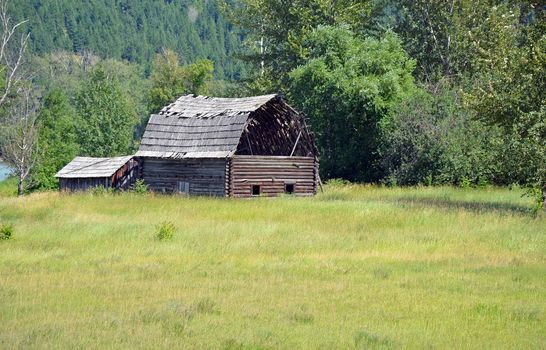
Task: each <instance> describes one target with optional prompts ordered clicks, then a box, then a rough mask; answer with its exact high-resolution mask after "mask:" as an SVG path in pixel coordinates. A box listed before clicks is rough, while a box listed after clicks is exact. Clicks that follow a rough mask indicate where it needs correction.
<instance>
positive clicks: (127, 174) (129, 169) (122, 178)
mask: <svg viewBox="0 0 546 350" xmlns="http://www.w3.org/2000/svg"><path fill="white" fill-rule="evenodd" d="M139 177H140V163H139V161H138V160H136V159H131V160H129V161H128V162H127V164H125V165H124V166H122V167H121V168H120V169H119V170H118V171H116V173H115V174H114V175H113V176H112V179H111V183H112V184H113V185H112V187H114V188H120V189H123V190H127V189H129V188H130V187H131V186H133V184H134V183H135V181H136V180H137V179H138V178H139Z"/></svg>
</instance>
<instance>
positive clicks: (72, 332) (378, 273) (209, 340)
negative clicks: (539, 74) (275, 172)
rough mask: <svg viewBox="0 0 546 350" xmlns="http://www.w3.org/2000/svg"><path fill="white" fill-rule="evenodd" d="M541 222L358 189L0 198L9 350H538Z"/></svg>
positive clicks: (543, 293) (477, 201)
mask: <svg viewBox="0 0 546 350" xmlns="http://www.w3.org/2000/svg"><path fill="white" fill-rule="evenodd" d="M0 193H4V194H5V193H11V192H10V191H8V190H2V191H0ZM530 206H531V204H530V200H529V199H528V198H526V197H522V192H521V191H519V190H508V189H497V188H488V189H480V190H478V189H457V188H448V187H445V188H444V187H442V188H427V187H423V188H380V187H373V186H357V185H351V186H343V187H330V188H326V191H325V193H322V194H319V195H317V196H316V197H313V198H292V197H281V198H276V199H267V198H258V199H252V200H233V199H212V198H184V197H178V196H173V197H166V196H157V195H137V194H130V193H128V194H119V195H91V194H78V195H62V194H58V193H36V194H32V195H29V196H26V197H24V198H21V199H20V198H15V197H7V196H4V197H0V224H2V223H3V224H11V225H13V227H14V238H13V239H11V240H4V241H0V348H2V349H12V348H21V349H28V348H86V349H88V348H89V349H104V348H107V349H118V348H119V349H121V348H136V349H138V348H143V349H151V348H165V349H167V348H188V349H307V348H308V349H338V348H339V349H399V348H410V349H428V348H431V349H441V348H464V349H503V348H504V349H545V348H546V216H545V215H543V214H541V215H539V216H538V217H535V216H533V215H532V214H531V213H530V212H529V207H530ZM165 221H171V222H172V223H174V225H175V227H176V232H175V235H174V237H173V238H172V240H164V241H159V240H157V239H155V235H156V232H157V225H158V224H160V223H162V222H165Z"/></svg>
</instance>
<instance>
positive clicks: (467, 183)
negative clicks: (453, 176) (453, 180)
mask: <svg viewBox="0 0 546 350" xmlns="http://www.w3.org/2000/svg"><path fill="white" fill-rule="evenodd" d="M459 186H461V188H470V187H472V181H470V179H469V178H468V177H466V176H463V178H462V179H461V182H460V184H459Z"/></svg>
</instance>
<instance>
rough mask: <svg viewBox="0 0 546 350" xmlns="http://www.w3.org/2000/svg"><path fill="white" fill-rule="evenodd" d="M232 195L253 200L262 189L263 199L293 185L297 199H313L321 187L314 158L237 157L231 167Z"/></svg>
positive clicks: (280, 192)
mask: <svg viewBox="0 0 546 350" xmlns="http://www.w3.org/2000/svg"><path fill="white" fill-rule="evenodd" d="M229 182H230V186H229V188H228V191H229V194H230V196H232V197H252V196H253V194H252V187H253V186H254V185H258V186H260V195H261V196H276V195H279V194H282V193H285V192H286V185H287V184H288V185H294V187H293V190H294V195H300V196H305V195H313V194H315V193H316V191H317V185H318V162H317V161H316V160H315V158H314V157H281V156H248V155H247V156H234V157H233V158H232V159H231V162H230V165H229Z"/></svg>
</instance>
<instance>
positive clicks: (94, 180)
mask: <svg viewBox="0 0 546 350" xmlns="http://www.w3.org/2000/svg"><path fill="white" fill-rule="evenodd" d="M139 175H140V174H139V166H138V161H137V160H135V159H133V156H125V157H113V158H91V157H76V158H74V160H72V161H71V162H70V163H68V164H67V165H66V166H65V167H64V168H62V169H61V170H60V171H59V172H58V173H57V174H56V175H55V177H57V178H58V179H59V187H60V189H61V191H85V190H88V189H91V188H94V187H105V188H118V189H127V188H129V187H130V186H131V185H132V184H133V183H134V182H135V180H136V179H137V178H138V177H139Z"/></svg>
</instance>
